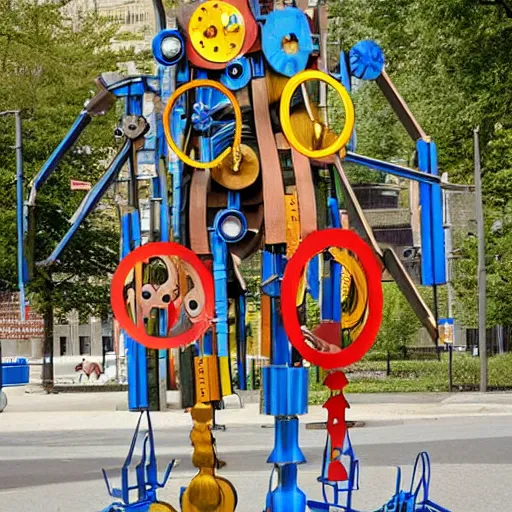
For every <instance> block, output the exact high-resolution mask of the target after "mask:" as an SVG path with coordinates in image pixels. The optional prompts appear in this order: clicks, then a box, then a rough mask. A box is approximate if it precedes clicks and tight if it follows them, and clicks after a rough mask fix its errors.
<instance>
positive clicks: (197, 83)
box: [163, 79, 242, 169]
mask: <svg viewBox="0 0 512 512" xmlns="http://www.w3.org/2000/svg"><path fill="white" fill-rule="evenodd" d="M196 87H211V88H212V89H217V91H219V92H221V93H222V94H224V95H225V96H226V97H227V98H228V100H229V101H230V102H231V104H232V105H233V110H234V112H235V138H234V140H233V146H232V147H230V148H226V149H225V150H224V151H223V152H222V153H221V154H220V155H219V156H218V157H217V158H215V159H214V160H212V161H211V162H197V161H196V160H192V159H191V158H190V157H189V156H187V155H186V154H185V153H184V152H183V151H181V149H180V148H178V146H177V145H176V143H175V142H174V139H173V138H172V134H171V112H172V109H173V108H174V105H175V104H176V101H177V100H178V98H179V97H180V96H181V95H182V94H184V93H186V92H187V91H190V89H195V88H196ZM163 123H164V132H165V138H166V139H167V144H169V146H170V148H171V149H172V150H173V151H174V153H176V156H177V157H178V158H179V159H180V160H181V161H182V162H184V163H186V164H187V165H189V166H190V167H195V168H197V169H210V168H212V167H216V166H217V165H219V164H220V163H221V162H222V161H223V160H224V158H226V157H227V156H228V155H229V154H230V153H231V151H233V156H234V157H235V156H236V158H233V161H234V162H235V163H236V161H237V159H239V153H240V141H241V139H242V112H241V110H240V105H239V104H238V101H236V98H235V96H234V95H233V93H232V92H231V91H230V90H229V89H227V88H226V87H224V86H223V85H222V84H220V83H219V82H215V81H213V80H206V79H203V80H192V82H189V83H186V84H184V85H182V86H181V87H178V88H177V89H176V90H175V91H174V93H173V95H172V96H171V97H170V98H169V101H168V102H167V105H166V106H165V110H164V118H163Z"/></svg>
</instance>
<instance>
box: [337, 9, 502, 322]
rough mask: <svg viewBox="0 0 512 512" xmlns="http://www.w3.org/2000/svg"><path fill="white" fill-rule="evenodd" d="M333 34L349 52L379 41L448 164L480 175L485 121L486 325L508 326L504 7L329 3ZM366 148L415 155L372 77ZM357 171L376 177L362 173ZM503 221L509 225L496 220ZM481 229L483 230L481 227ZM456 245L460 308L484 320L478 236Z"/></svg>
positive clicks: (362, 95) (360, 103)
mask: <svg viewBox="0 0 512 512" xmlns="http://www.w3.org/2000/svg"><path fill="white" fill-rule="evenodd" d="M330 14H331V16H333V17H334V18H335V19H336V24H335V23H331V24H330V27H337V29H335V30H333V31H332V37H333V39H339V40H340V41H341V43H342V48H343V49H344V50H349V49H350V48H351V46H352V45H353V44H355V43H356V42H357V41H359V40H362V39H374V40H376V41H377V42H378V43H379V44H380V45H381V47H382V49H383V50H384V53H385V56H386V72H387V74H388V75H389V76H390V77H391V79H392V80H393V82H394V84H395V85H396V87H397V89H398V90H399V92H400V94H401V95H402V96H403V98H404V99H405V101H406V102H407V103H408V105H409V107H410V110H411V111H412V112H413V113H414V115H415V116H416V118H417V120H418V122H419V123H420V125H421V126H422V127H423V128H424V130H425V132H426V133H427V134H429V135H431V136H432V137H433V139H434V140H435V142H436V143H437V146H438V154H439V169H440V172H444V171H446V172H448V175H449V178H450V180H451V181H452V182H459V183H471V182H472V181H473V147H472V146H473V137H472V131H473V129H474V128H475V127H476V126H480V135H481V149H482V168H483V192H484V201H483V202H484V213H485V218H486V228H487V229H486V250H487V255H488V258H487V261H486V265H487V269H488V272H489V274H488V288H487V290H488V293H487V298H488V310H489V311H488V319H487V321H488V324H490V325H494V324H497V323H501V324H504V325H510V320H509V319H510V318H512V317H511V313H512V311H511V309H510V301H509V300H508V298H509V297H510V295H511V293H512V281H511V277H512V275H510V272H511V268H512V260H511V259H510V258H511V256H510V254H512V251H511V249H512V233H511V230H510V210H511V204H510V201H511V198H512V179H511V178H512V110H511V109H510V105H511V103H512V73H511V63H510V55H511V54H512V22H511V20H510V19H508V18H507V17H506V13H505V11H504V9H502V8H499V7H489V6H487V7H486V6H483V5H481V3H480V2H479V1H478V0H468V1H462V0H446V1H443V2H425V1H423V0H407V1H406V0H399V1H396V0H364V1H363V0H347V1H345V2H335V1H333V2H331V5H330ZM354 85H355V86H354V88H353V89H354V103H355V106H356V118H357V139H358V152H360V153H363V154H368V155H371V156H375V157H381V158H386V159H393V158H403V159H405V160H407V161H411V159H413V157H414V144H413V142H412V141H411V140H410V139H409V138H408V137H407V135H406V133H405V130H404V129H403V128H402V127H401V126H400V125H399V123H398V122H397V121H396V119H395V116H394V114H392V112H391V109H390V108H389V106H387V104H386V101H385V99H384V97H383V95H382V94H381V93H380V91H379V90H378V88H377V87H375V84H373V83H371V82H362V83H361V82H357V83H355V84H354ZM351 178H353V179H354V178H355V179H356V180H357V181H362V182H368V177H367V176H364V175H362V176H359V175H358V174H357V172H356V173H355V174H354V176H351ZM495 221H501V223H502V229H501V230H500V231H499V232H497V233H493V232H492V230H491V226H492V225H493V224H494V223H495ZM475 233H476V228H475ZM461 238H462V239H461V240H456V241H455V249H458V250H460V252H458V253H457V254H458V255H459V256H462V259H460V260H457V262H456V264H455V277H456V280H455V288H456V292H457V298H458V301H459V307H458V308H457V311H456V316H457V318H458V319H459V320H460V321H463V322H466V323H468V324H470V325H474V324H475V323H476V303H477V300H476V289H477V283H476V272H477V269H476V266H477V264H476V260H477V250H476V240H474V239H472V238H470V237H467V236H466V234H465V233H463V234H462V237H461Z"/></svg>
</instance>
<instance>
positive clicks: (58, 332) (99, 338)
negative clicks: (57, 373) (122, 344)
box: [53, 311, 113, 357]
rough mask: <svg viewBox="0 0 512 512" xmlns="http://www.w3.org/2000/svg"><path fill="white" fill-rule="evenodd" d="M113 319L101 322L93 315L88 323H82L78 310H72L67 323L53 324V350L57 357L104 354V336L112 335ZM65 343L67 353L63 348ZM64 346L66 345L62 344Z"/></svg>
mask: <svg viewBox="0 0 512 512" xmlns="http://www.w3.org/2000/svg"><path fill="white" fill-rule="evenodd" d="M112 336H113V334H112V321H111V320H109V321H107V322H101V320H100V319H99V318H95V317H91V318H89V322H88V323H87V324H80V322H79V318H78V312H77V311H72V312H71V313H70V314H69V315H68V321H67V323H65V324H55V325H54V326H53V350H54V355H55V357H59V356H61V355H66V356H81V355H84V356H88V355H91V356H101V355H102V354H103V337H112ZM61 338H62V345H64V344H65V354H64V353H63V352H62V350H61ZM62 348H64V346H62Z"/></svg>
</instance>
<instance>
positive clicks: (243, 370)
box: [236, 293, 247, 390]
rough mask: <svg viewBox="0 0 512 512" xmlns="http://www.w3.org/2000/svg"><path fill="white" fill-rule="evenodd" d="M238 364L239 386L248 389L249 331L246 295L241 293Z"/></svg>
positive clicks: (239, 298)
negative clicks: (246, 324) (246, 322)
mask: <svg viewBox="0 0 512 512" xmlns="http://www.w3.org/2000/svg"><path fill="white" fill-rule="evenodd" d="M236 306H237V308H236V318H237V329H236V365H237V370H238V388H239V389H241V390H246V389H247V331H246V328H245V320H246V309H247V308H246V296H245V294H244V293H241V294H240V295H239V296H238V300H237V302H236Z"/></svg>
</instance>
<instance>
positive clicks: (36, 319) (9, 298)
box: [0, 293, 44, 340]
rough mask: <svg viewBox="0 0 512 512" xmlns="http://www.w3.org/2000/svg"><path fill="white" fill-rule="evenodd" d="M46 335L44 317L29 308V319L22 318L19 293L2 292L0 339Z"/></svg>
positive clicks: (20, 338)
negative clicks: (23, 319)
mask: <svg viewBox="0 0 512 512" xmlns="http://www.w3.org/2000/svg"><path fill="white" fill-rule="evenodd" d="M42 337H44V319H43V317H42V316H40V315H38V314H37V313H35V312H34V311H33V310H32V309H30V308H27V319H26V320H25V321H22V320H21V318H20V299H19V294H18V293H0V339H3V340H28V339H30V338H42Z"/></svg>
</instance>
